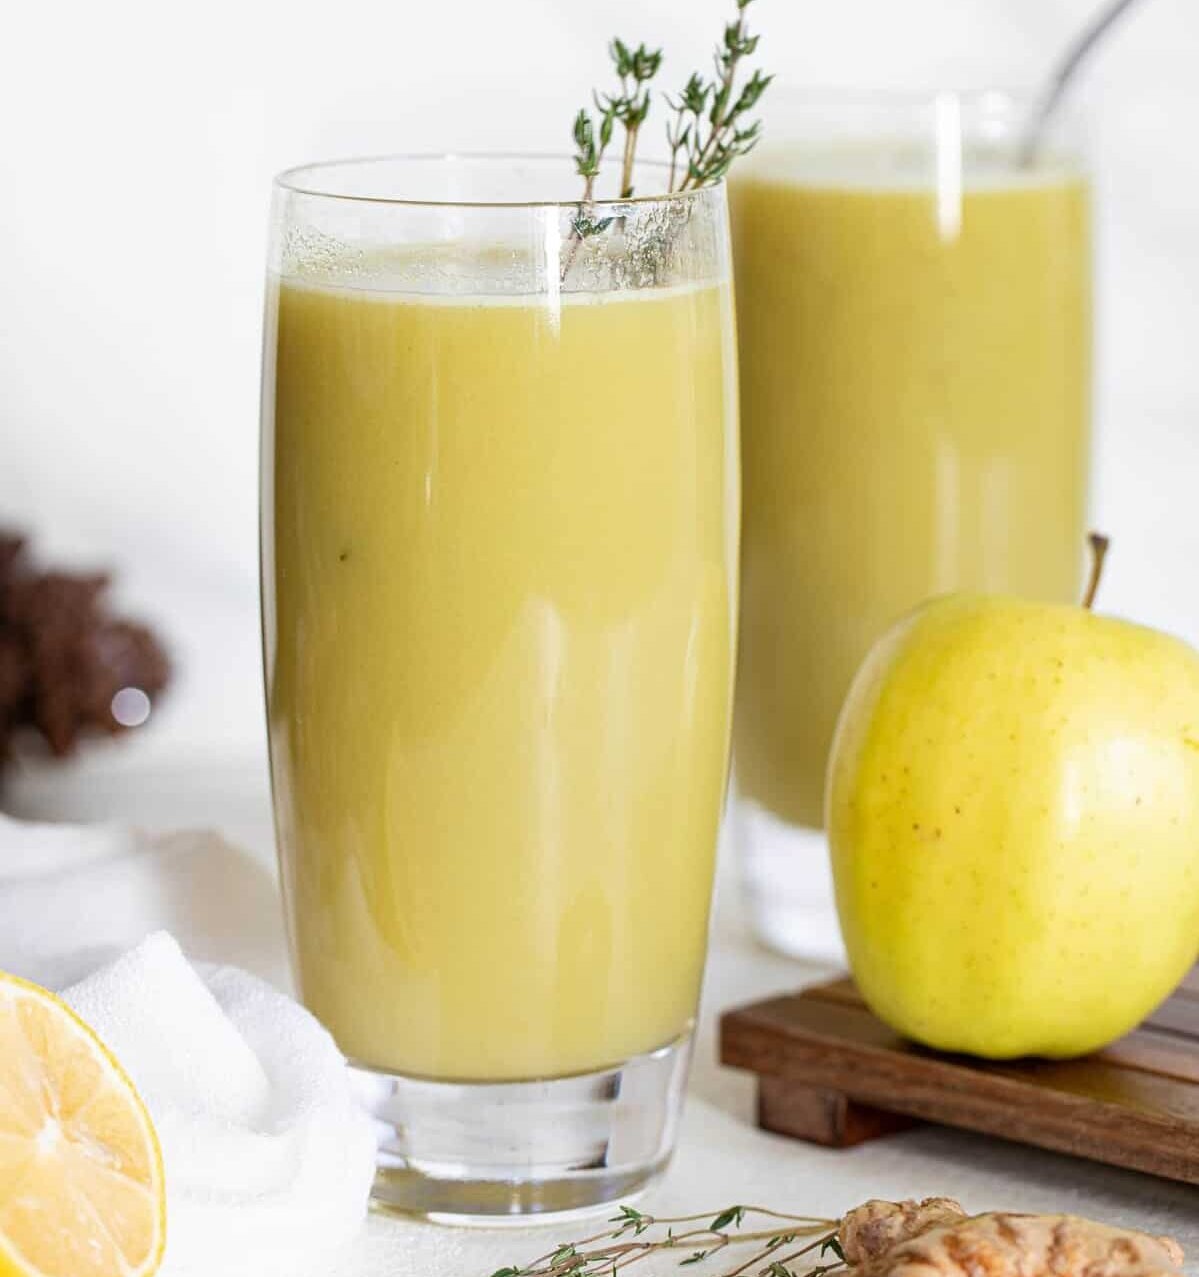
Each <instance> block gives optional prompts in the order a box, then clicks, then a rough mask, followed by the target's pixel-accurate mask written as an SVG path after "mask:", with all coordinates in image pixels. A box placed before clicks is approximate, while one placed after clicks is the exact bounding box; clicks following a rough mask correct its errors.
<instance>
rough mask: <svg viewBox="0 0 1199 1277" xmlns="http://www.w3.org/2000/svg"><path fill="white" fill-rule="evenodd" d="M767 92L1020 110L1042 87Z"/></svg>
mask: <svg viewBox="0 0 1199 1277" xmlns="http://www.w3.org/2000/svg"><path fill="white" fill-rule="evenodd" d="M770 92H771V94H773V95H775V96H776V98H782V99H784V100H785V101H787V102H788V103H790V104H794V103H800V104H804V105H811V106H849V107H853V106H863V107H869V106H905V107H921V106H931V105H934V104H935V103H936V102H937V101H938V100H943V99H945V98H956V99H957V100H958V101H959V102H961V103H963V104H969V105H977V106H985V107H995V108H1007V109H1009V110H1021V109H1024V108H1027V107H1030V106H1033V105H1034V104H1036V103H1037V102H1039V101H1040V100H1041V98H1042V97H1043V96H1044V93H1045V87H1044V86H1043V85H1042V86H1038V85H1034V84H1024V85H1019V84H1002V83H996V84H981V85H980V84H974V85H955V84H938V83H932V82H930V83H928V84H921V85H918V86H905V85H896V86H887V85H878V86H868V87H853V86H849V85H819V84H818V85H792V84H776V85H772V86H771V88H770ZM1063 109H1068V107H1063Z"/></svg>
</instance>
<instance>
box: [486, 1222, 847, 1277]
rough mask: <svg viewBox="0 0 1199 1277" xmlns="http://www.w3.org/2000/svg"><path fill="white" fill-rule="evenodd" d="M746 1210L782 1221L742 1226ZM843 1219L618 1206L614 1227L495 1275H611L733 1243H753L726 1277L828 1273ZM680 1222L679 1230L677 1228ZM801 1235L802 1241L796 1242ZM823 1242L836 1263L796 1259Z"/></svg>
mask: <svg viewBox="0 0 1199 1277" xmlns="http://www.w3.org/2000/svg"><path fill="white" fill-rule="evenodd" d="M747 1216H760V1217H762V1218H764V1219H772V1220H776V1221H779V1223H776V1224H775V1226H774V1227H773V1228H769V1229H759V1230H749V1231H746V1232H742V1231H741V1225H742V1223H743V1222H744V1221H745V1219H746V1217H747ZM839 1222H840V1221H838V1220H833V1219H817V1218H814V1217H812V1216H808V1215H786V1214H783V1213H781V1212H779V1211H773V1210H767V1209H766V1208H765V1207H763V1206H739V1205H738V1206H728V1207H726V1208H725V1209H724V1210H722V1211H717V1212H715V1213H714V1214H710V1213H708V1212H704V1213H702V1214H699V1215H674V1216H654V1215H647V1214H644V1213H643V1212H641V1211H639V1210H635V1209H634V1208H633V1207H632V1206H621V1207H620V1209H619V1211H618V1212H617V1214H615V1215H614V1216H612V1218H611V1219H610V1220H609V1221H608V1223H609V1224H611V1225H613V1227H611V1228H609V1229H607V1230H605V1231H604V1232H602V1233H596V1234H594V1235H593V1236H591V1237H584V1238H583V1239H582V1240H580V1241H576V1242H566V1243H563V1244H561V1245H559V1246H555V1247H554V1249H553V1250H550V1251H547V1252H546V1253H545V1254H544V1255H539V1256H538V1257H537V1258H536V1259H534V1260H532V1261H530V1262H529V1263H528V1264H525V1265H523V1266H510V1267H506V1268H499V1269H497V1270H496V1271H495V1272H494V1273H492V1275H491V1277H611V1275H612V1274H615V1273H618V1272H620V1271H621V1270H622V1269H624V1268H627V1267H629V1266H630V1265H631V1264H635V1263H638V1262H639V1261H641V1260H643V1259H648V1258H649V1257H650V1256H651V1255H657V1254H662V1253H663V1252H665V1251H673V1250H683V1251H686V1252H687V1253H686V1255H685V1256H684V1257H683V1258H682V1259H680V1260H679V1267H680V1268H686V1267H689V1266H690V1265H692V1264H698V1263H701V1262H702V1261H703V1260H706V1259H709V1258H710V1257H711V1256H713V1255H715V1254H716V1253H717V1252H719V1251H722V1250H724V1249H725V1248H726V1247H729V1246H752V1247H753V1250H752V1252H751V1253H750V1255H749V1257H748V1258H747V1259H745V1260H743V1261H742V1262H741V1263H739V1264H737V1265H736V1267H734V1268H730V1269H727V1270H725V1272H724V1273H722V1274H721V1277H746V1275H748V1274H752V1275H753V1277H759V1275H760V1277H824V1275H825V1274H828V1273H833V1272H836V1271H839V1270H840V1269H842V1268H844V1266H845V1265H844V1257H843V1256H841V1255H840V1247H839V1246H838V1244H837V1227H838V1224H839ZM689 1225H693V1227H689ZM680 1228H681V1231H676V1230H677V1229H680ZM803 1239H811V1240H803ZM801 1240H803V1244H802V1245H799V1246H795V1243H796V1242H797V1241H801ZM788 1248H790V1249H788ZM818 1248H819V1251H820V1255H821V1256H823V1255H824V1254H825V1253H826V1252H827V1251H829V1250H832V1251H833V1253H834V1254H835V1255H837V1256H838V1262H837V1263H833V1264H826V1265H817V1266H815V1267H812V1266H810V1265H809V1266H805V1267H800V1268H795V1267H794V1266H793V1265H794V1264H795V1263H796V1261H798V1260H801V1259H803V1258H804V1256H806V1255H810V1254H811V1253H812V1252H813V1251H815V1250H817V1249H818ZM780 1252H782V1253H781V1254H780Z"/></svg>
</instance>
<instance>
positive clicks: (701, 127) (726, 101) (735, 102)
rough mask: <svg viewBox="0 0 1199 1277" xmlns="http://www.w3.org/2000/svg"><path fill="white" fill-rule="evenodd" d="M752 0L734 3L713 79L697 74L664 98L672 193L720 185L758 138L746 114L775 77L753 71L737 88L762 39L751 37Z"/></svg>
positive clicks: (758, 130)
mask: <svg viewBox="0 0 1199 1277" xmlns="http://www.w3.org/2000/svg"><path fill="white" fill-rule="evenodd" d="M752 3H753V0H737V18H736V21H734V22H730V23H729V24H728V25H727V26H726V27H725V29H724V39H723V41H722V42H721V44H720V45H719V46H718V47H717V49H716V53H715V57H714V65H715V71H716V75H715V78H714V79H713V80H711V81H706V80H705V79H704V78H703V76H701V75H700V74H699V73H698V72H697V73H696V74H694V75H692V76H691V78H690V79H689V80H688V81H687V83H686V84H685V85H684V86H683V91H682V93H681V94H680V95H679V96H678V97H677V98H673V99H672V98H667V102H668V103H669V105H670V107H671V109H672V110H673V111H674V113H675V114H674V121H673V127H672V126H670V125H668V126H667V134H666V140H667V143H668V144H669V146H670V163H671V177H670V189H671V190H675V189H678V190H680V191H687V190H692V189H694V188H695V187H697V186H705V185H707V184H708V183H709V182H716V181H719V179H720V178H722V177H724V175H725V174H726V173H727V172H728V171H729V168H730V166H731V165H732V163H733V161H734V160H735V159H737V158H738V157H739V156H742V155H748V154H749V153H750V151H752V150H753V149H754V147H755V146H757V144H758V142H759V140H760V139H761V136H762V121H761V120H750V118H749V115H750V112H751V111H753V110H754V108H755V107H756V106H757V105H758V103H759V102H760V101H761V99H762V95H763V94H764V93H765V92H766V90H767V89H768V88H769V87H770V82H771V81H772V80H773V79H774V76H772V75H763V74H762V72H761V71H760V70H758V69H755V70H754V72H753V74H752V75H751V76H750V77H749V79H748V80H747V81H746V82H745V83H744V84H743V85H742V86H741V87H740V89H738V87H737V75H738V72H739V70H740V69H741V63H742V62H743V61H744V60H745V59H746V58H748V57H752V56H753V54H754V53H755V52H756V51H757V48H758V41H759V40H760V39H761V38H762V37H761V36H757V35H751V34H750V32H749V27H748V25H747V22H746V17H745V11H746V9H748V8H749V6H750V5H751V4H752ZM681 157H685V158H686V161H687V164H686V172H685V173H683V174H682V175H681V180H679V181H678V186H677V188H676V185H675V182H676V178H679V177H680V175H679V173H678V169H679V160H680V158H681Z"/></svg>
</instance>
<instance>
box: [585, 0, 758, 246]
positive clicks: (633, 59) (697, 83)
mask: <svg viewBox="0 0 1199 1277" xmlns="http://www.w3.org/2000/svg"><path fill="white" fill-rule="evenodd" d="M752 3H753V0H736V5H737V16H736V18H735V20H734V21H732V22H730V23H728V24H726V26H725V28H724V37H723V39H722V41H721V43H720V44H719V45H718V46H717V48H716V52H715V55H714V58H713V75H712V78H710V79H709V78H707V77H706V76H704V75H703V74H702V73H701V72H698V71H697V72H695V73H694V74H693V75H691V76H690V78H689V79H688V80H687V82H686V84H684V85H683V88H682V90H681V92H680V93H679V94H678V95H677V96H675V97H672V96H671V95H669V94H663V95H662V96H663V97H664V98H665V101H666V103H667V105H668V106H669V108H670V110H671V113H672V114H671V118H670V119H669V120H668V122H667V125H666V144H667V146H668V147H669V149H670V177H669V180H668V183H667V188H668V190H669V191H687V190H694V189H695V188H696V187H699V186H705V185H707V184H709V183H711V182H716V181H719V179H720V178H722V177H724V175H725V174H726V173H727V172H728V171H729V168H730V166H731V165H732V163H733V161H734V160H736V159H737V158H739V157H740V156H743V155H748V154H749V152H750V151H752V150H753V149H754V147H755V146H756V145H757V144H758V141H759V139H760V138H761V135H762V122H761V120H759V119H751V118H750V115H751V113H752V112H753V111H754V109H755V108H756V107H757V105H758V103H759V102H760V101H761V99H762V95H763V94H764V93H765V92H766V90H767V89H768V88H769V87H770V82H771V81H772V80H773V78H774V77H773V76H771V75H764V74H763V73H762V72H761V71H760V70H756V69H755V70H754V72H753V73H752V74H751V75H750V77H749V79H748V80H746V81H745V82H744V83H742V84H739V83H738V80H739V76H740V74H741V71H742V64H743V63H744V61H745V59H746V58H749V57H752V56H753V54H754V53H755V52H756V51H757V48H758V41H759V40H760V39H761V37H760V36H757V35H752V34H751V33H750V30H749V26H748V22H747V19H746V10H747V9H748V8H749V6H750V5H751V4H752ZM608 53H609V56H610V57H611V59H612V63H613V66H614V68H615V70H616V76H617V80H618V82H619V87H618V88H617V90H616V91H615V92H613V93H607V94H604V93H599V92H596V93H594V94H593V95H592V98H593V102H594V104H595V110H596V112H597V114H596V115H595V116H593V115H592V114H591V113H590V112H589V111H588V109H587V108H586V107H583V108H582V109H581V110H580V111H579V113H578V114H577V115H576V116H575V119H574V128H573V136H574V143H575V167H576V169H577V170H578V173H579V176H580V177H581V178H582V179H583V199H582V202H581V207H580V213H579V217H578V218H576V221H575V230H576V233H577V234H579V235H580V236H581V237H585V236H586V235H587V234H594V233H596V231H597V229H605V228H606V225H607V224H609V223H610V219H607V220H604V219H600V220H597V219H594V218H592V217H591V216H590V214H589V213H588V211H587V210H588V209H589V208H590V206H591V205H592V203H593V202H594V199H595V182H596V179H597V178H598V177H599V174H600V169H601V167H602V165H603V160H604V156H605V155H606V154H607V151H608V147H609V146H610V145H611V143H612V139H613V136H614V134H615V130H616V125H617V124H619V125H620V126H621V128H622V129H623V132H624V143H623V149H622V154H621V165H620V196H619V198H620V199H631V198H632V197H633V194H634V186H633V173H634V169H635V166H636V159H637V143H638V141H639V139H640V137H641V131H642V127H643V125H644V124H645V121H646V119H647V118H648V116H649V113H650V107H651V105H652V95H651V90H650V84H651V81H653V79H654V77H655V76H656V75H657V74H658V72H659V71H660V70H661V67H662V50H661V49H649V48H647V47H646V45H644V44H639V45H637V47H636V48H634V47H633V46H632V45H631V44H628V43H626V42H625V41H623V40H619V39H616V40H613V41H612V42H611V44H610V45H609V46H608ZM601 221H602V222H603V224H602V225H601ZM584 227H586V229H584Z"/></svg>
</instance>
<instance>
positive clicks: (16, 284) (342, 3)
mask: <svg viewBox="0 0 1199 1277" xmlns="http://www.w3.org/2000/svg"><path fill="white" fill-rule="evenodd" d="M1092 7H1093V5H1092V4H1091V3H1090V2H1089V0H825V2H824V3H820V4H817V3H813V2H811V0H758V3H757V4H755V6H754V9H753V11H752V15H753V17H754V19H755V21H756V25H757V26H758V28H759V29H760V30H761V31H762V32H763V36H764V38H763V43H762V53H763V54H764V55H765V57H764V61H765V62H766V64H768V66H769V67H770V69H773V70H777V71H778V72H780V74H781V78H782V79H783V80H785V81H786V82H789V83H790V84H793V85H807V86H818V85H852V86H868V85H874V84H884V85H892V86H894V85H909V86H911V85H928V84H930V83H934V84H942V85H944V84H960V85H977V84H980V83H985V82H988V81H990V82H999V83H1017V84H1027V83H1030V82H1034V81H1035V80H1036V79H1037V78H1038V77H1039V76H1040V75H1041V74H1042V73H1043V72H1044V71H1045V69H1046V68H1047V67H1048V66H1049V65H1050V63H1051V61H1052V60H1053V56H1054V53H1055V51H1056V50H1057V49H1058V48H1059V47H1060V45H1061V44H1062V42H1063V41H1064V40H1065V39H1066V37H1067V36H1068V34H1069V33H1070V32H1071V30H1072V29H1073V28H1074V27H1075V26H1076V25H1077V24H1078V23H1079V22H1080V21H1081V20H1082V19H1083V18H1084V17H1085V15H1086V14H1088V13H1089V12H1090V11H1091V9H1092ZM729 8H730V3H729V2H728V0H587V2H586V3H584V2H582V0H434V2H426V3H420V4H416V3H412V2H411V0H386V2H384V0H338V2H333V0H324V2H323V3H316V2H314V0H238V2H236V3H230V2H229V0H209V2H208V3H204V4H191V5H186V6H184V5H180V4H177V3H170V2H169V0H111V2H110V3H105V4H93V3H90V2H89V3H87V4H83V3H78V2H70V3H66V4H45V3H37V2H36V0H29V2H26V3H22V4H20V6H19V7H18V6H16V5H9V6H6V11H5V20H4V34H3V37H2V42H0V523H3V522H10V523H14V524H20V525H24V526H28V527H29V528H31V529H34V530H36V532H37V533H38V536H39V544H40V545H41V546H42V547H43V549H44V550H45V551H46V552H47V553H54V554H59V555H70V556H72V557H75V558H82V559H83V560H85V561H88V562H94V563H100V564H111V565H113V566H115V567H116V568H117V569H118V573H119V576H120V580H121V592H122V596H123V598H124V599H125V600H126V601H127V602H129V603H130V604H132V605H134V606H135V607H136V608H137V609H138V610H139V611H141V612H142V613H143V614H147V615H149V616H151V617H152V618H153V619H155V620H156V621H157V622H158V623H159V624H160V625H161V626H163V627H164V628H165V630H166V631H167V633H168V634H169V635H170V637H171V639H172V641H173V645H174V648H175V651H176V653H177V655H178V656H179V657H180V660H181V664H182V665H183V666H184V669H185V678H184V681H183V683H182V684H181V687H180V692H179V695H177V696H176V697H175V698H174V699H173V701H171V702H169V703H168V706H167V708H166V710H165V712H164V714H163V716H162V720H161V723H160V725H159V728H158V730H157V731H156V732H153V733H151V734H150V736H149V737H148V738H147V742H146V743H147V744H149V743H151V742H153V743H154V747H155V748H157V749H159V750H160V751H164V752H168V753H169V752H173V751H178V750H181V749H186V750H190V751H193V752H195V751H205V750H206V751H208V752H210V753H211V752H216V753H219V754H220V755H221V756H222V757H225V758H228V757H231V756H234V757H235V756H242V755H244V756H245V757H247V758H249V757H251V756H254V755H257V754H258V752H259V749H260V744H261V736H262V728H261V721H260V720H261V708H260V707H261V701H260V693H259V690H258V665H257V631H256V567H255V539H256V526H255V521H256V465H257V400H258V362H259V319H260V297H261V279H262V260H263V253H264V236H265V225H266V208H267V199H268V189H269V181H270V177H271V175H272V173H273V172H275V171H276V170H278V169H280V168H282V167H285V166H287V165H289V164H293V163H297V162H301V161H304V160H308V159H312V158H317V157H326V156H332V155H336V154H345V153H370V152H377V151H386V150H401V151H404V150H427V149H434V148H447V147H448V148H486V147H497V148H499V147H507V148H514V149H564V148H565V147H566V146H567V144H568V141H567V128H568V125H569V122H570V118H571V115H572V113H573V111H574V109H575V108H576V107H577V106H578V105H580V104H581V102H582V100H583V99H584V97H585V94H586V92H587V90H588V88H589V87H590V86H591V85H592V84H593V83H597V82H601V81H602V79H603V78H604V75H605V71H606V59H605V53H604V48H605V44H606V42H607V40H608V38H609V37H610V36H611V35H613V34H622V35H625V36H627V37H628V38H630V39H632V40H638V39H641V38H644V39H645V40H647V41H648V42H651V43H660V44H663V45H665V47H666V49H667V52H668V59H669V61H668V64H667V68H666V78H667V79H668V80H670V81H672V82H673V81H674V80H681V79H683V78H685V75H686V73H687V72H688V71H689V70H690V69H692V67H693V66H695V67H699V66H701V65H704V60H705V59H706V57H707V54H708V50H709V47H710V45H711V44H712V42H713V41H714V39H715V37H716V36H717V34H718V32H719V29H720V25H721V23H722V22H723V21H724V19H725V17H726V14H727V11H728V10H729ZM1085 96H1086V98H1087V99H1088V101H1089V102H1090V105H1091V107H1092V110H1093V113H1094V124H1095V132H1096V141H1097V163H1098V180H1099V187H1100V196H1101V200H1102V205H1101V208H1102V214H1101V225H1100V245H1099V247H1100V274H1099V281H1100V294H1099V304H1100V334H1099V338H1100V341H1099V355H1100V362H1099V374H1098V390H1099V444H1098V459H1097V475H1096V493H1095V498H1096V513H1097V518H1098V521H1099V522H1100V523H1102V524H1103V525H1104V526H1105V527H1107V528H1108V529H1109V530H1110V531H1111V532H1113V533H1114V535H1115V541H1116V545H1115V551H1114V555H1113V558H1112V561H1111V564H1110V575H1109V577H1108V579H1107V582H1106V586H1105V594H1104V602H1105V604H1106V606H1107V607H1108V608H1110V609H1111V610H1114V611H1119V612H1123V613H1126V614H1129V615H1135V616H1137V617H1139V618H1141V619H1143V620H1145V621H1148V622H1151V623H1153V624H1157V625H1160V626H1163V627H1165V628H1167V629H1171V630H1173V631H1175V632H1177V633H1180V634H1182V635H1184V636H1185V637H1188V638H1189V639H1191V640H1192V641H1199V572H1197V570H1196V569H1197V565H1199V519H1197V514H1196V505H1197V504H1199V420H1197V418H1199V372H1197V369H1196V365H1197V362H1199V140H1197V135H1199V5H1196V3H1195V0H1143V5H1142V11H1141V12H1140V13H1138V14H1136V15H1134V17H1133V19H1132V20H1131V21H1129V22H1128V24H1127V26H1126V27H1125V28H1124V29H1123V30H1122V31H1120V33H1119V34H1118V35H1117V36H1116V38H1115V39H1114V40H1113V42H1112V43H1111V44H1110V45H1109V46H1108V47H1106V48H1105V49H1104V50H1103V51H1102V52H1101V54H1100V56H1099V58H1098V59H1097V61H1096V63H1095V65H1094V66H1093V68H1092V72H1091V74H1090V75H1089V76H1088V80H1087V85H1086V90H1085ZM767 119H769V116H768V114H767ZM116 752H119V751H116Z"/></svg>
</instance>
